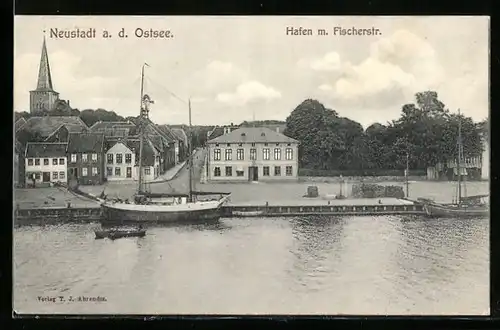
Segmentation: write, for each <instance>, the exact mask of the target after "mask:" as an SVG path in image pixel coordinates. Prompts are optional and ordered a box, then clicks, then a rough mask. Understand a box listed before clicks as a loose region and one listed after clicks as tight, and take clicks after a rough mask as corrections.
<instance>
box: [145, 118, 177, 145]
mask: <svg viewBox="0 0 500 330" xmlns="http://www.w3.org/2000/svg"><path fill="white" fill-rule="evenodd" d="M150 122H151V121H150ZM151 124H152V125H154V126H155V128H156V129H158V130H159V131H160V133H161V134H162V135H163V136H165V137H166V138H167V139H168V140H170V142H174V141H178V140H179V138H178V137H177V136H176V135H175V134H174V133H173V132H172V129H171V128H170V127H168V126H167V125H155V124H153V123H152V122H151Z"/></svg>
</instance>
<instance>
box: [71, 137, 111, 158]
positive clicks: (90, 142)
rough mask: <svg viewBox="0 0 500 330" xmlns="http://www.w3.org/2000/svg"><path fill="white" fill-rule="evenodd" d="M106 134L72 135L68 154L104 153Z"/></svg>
mask: <svg viewBox="0 0 500 330" xmlns="http://www.w3.org/2000/svg"><path fill="white" fill-rule="evenodd" d="M104 147H105V144H104V134H102V133H79V134H78V133H70V134H69V139H68V152H69V153H72V152H92V153H100V152H104Z"/></svg>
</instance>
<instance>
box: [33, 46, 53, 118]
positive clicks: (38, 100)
mask: <svg viewBox="0 0 500 330" xmlns="http://www.w3.org/2000/svg"><path fill="white" fill-rule="evenodd" d="M58 100H59V93H58V92H56V91H55V90H54V87H53V85H52V76H51V73H50V65H49V56H48V53H47V44H46V42H45V37H44V38H43V45H42V55H41V58H40V66H39V68H38V81H37V85H36V89H35V90H32V91H30V113H35V112H39V111H43V110H52V109H53V108H54V105H55V104H56V102H57V101H58Z"/></svg>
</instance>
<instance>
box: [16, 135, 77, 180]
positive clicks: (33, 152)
mask: <svg viewBox="0 0 500 330" xmlns="http://www.w3.org/2000/svg"><path fill="white" fill-rule="evenodd" d="M67 145H68V144H67V143H49V142H28V143H27V145H26V152H25V155H24V158H25V162H26V163H25V164H26V166H25V171H26V186H34V187H37V186H50V185H51V184H54V183H63V184H67V183H68V177H67V174H66V172H67V159H66V147H67Z"/></svg>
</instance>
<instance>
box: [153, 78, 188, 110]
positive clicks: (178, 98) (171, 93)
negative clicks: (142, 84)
mask: <svg viewBox="0 0 500 330" xmlns="http://www.w3.org/2000/svg"><path fill="white" fill-rule="evenodd" d="M146 80H149V81H150V82H151V83H153V84H155V85H158V86H159V87H161V89H163V90H164V91H165V92H167V93H168V94H170V95H171V96H173V97H174V98H176V99H177V100H178V101H180V102H182V103H184V104H186V105H187V104H188V102H187V101H186V100H184V99H183V98H181V97H180V96H178V95H177V94H175V93H174V92H172V91H170V90H169V89H168V88H166V87H165V86H164V85H162V84H160V83H159V82H157V81H155V80H153V79H151V77H147V78H146Z"/></svg>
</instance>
